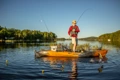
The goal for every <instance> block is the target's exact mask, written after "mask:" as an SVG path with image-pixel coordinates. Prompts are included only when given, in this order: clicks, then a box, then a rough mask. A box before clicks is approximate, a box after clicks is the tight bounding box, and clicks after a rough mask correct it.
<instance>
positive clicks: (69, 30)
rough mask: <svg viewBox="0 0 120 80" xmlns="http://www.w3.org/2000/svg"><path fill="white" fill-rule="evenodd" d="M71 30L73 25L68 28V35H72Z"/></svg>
mask: <svg viewBox="0 0 120 80" xmlns="http://www.w3.org/2000/svg"><path fill="white" fill-rule="evenodd" d="M70 32H71V26H70V27H69V30H68V35H70Z"/></svg>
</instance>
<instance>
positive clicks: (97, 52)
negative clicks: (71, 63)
mask: <svg viewBox="0 0 120 80" xmlns="http://www.w3.org/2000/svg"><path fill="white" fill-rule="evenodd" d="M107 52H108V50H106V49H103V50H95V51H85V52H71V51H51V50H42V51H36V50H35V57H99V56H102V57H104V56H106V54H107Z"/></svg>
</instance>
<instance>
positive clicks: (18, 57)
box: [0, 41, 120, 80]
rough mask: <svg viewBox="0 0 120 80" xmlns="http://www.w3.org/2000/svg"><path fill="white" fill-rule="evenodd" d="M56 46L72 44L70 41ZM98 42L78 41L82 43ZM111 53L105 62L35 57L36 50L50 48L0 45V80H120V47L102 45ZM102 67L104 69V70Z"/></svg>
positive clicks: (39, 45) (31, 45)
mask: <svg viewBox="0 0 120 80" xmlns="http://www.w3.org/2000/svg"><path fill="white" fill-rule="evenodd" d="M57 43H64V44H69V43H70V41H58V42H57ZM84 43H90V45H92V46H94V45H98V46H100V45H101V43H99V42H87V41H79V44H84ZM103 46H104V48H106V49H108V53H107V55H106V57H105V58H104V61H103V62H102V63H99V62H98V61H99V58H92V59H93V60H94V61H95V62H94V63H90V60H91V58H56V57H42V58H35V57H34V50H37V51H38V50H40V49H48V48H49V47H48V46H44V43H43V45H41V44H40V43H36V44H33V43H31V44H25V43H24V44H22V43H18V44H6V45H1V44H0V80H16V79H20V80H24V79H25V80H26V79H35V80H37V79H38V80H49V79H51V80H119V79H120V70H119V69H120V47H116V46H115V45H111V44H103ZM101 67H103V68H101Z"/></svg>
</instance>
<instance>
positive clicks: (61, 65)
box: [36, 57, 108, 80]
mask: <svg viewBox="0 0 120 80" xmlns="http://www.w3.org/2000/svg"><path fill="white" fill-rule="evenodd" d="M36 59H37V61H38V60H39V61H40V62H41V61H42V62H43V63H46V64H49V66H50V67H51V68H52V69H53V70H59V71H61V72H63V73H64V72H66V73H68V74H69V75H68V77H69V79H70V80H77V77H78V70H80V69H79V67H78V63H85V64H86V63H89V64H90V63H91V62H90V60H91V59H93V60H94V62H93V63H92V64H100V66H99V67H98V72H102V69H103V65H102V64H103V63H106V62H107V60H108V59H107V58H106V57H103V58H102V62H99V60H100V58H99V57H94V58H63V57H42V58H36ZM69 64H70V65H69ZM92 64H91V65H92ZM68 65H69V66H68ZM79 65H82V64H79ZM66 67H69V68H70V71H68V70H66ZM96 70H97V69H96ZM79 77H80V76H79Z"/></svg>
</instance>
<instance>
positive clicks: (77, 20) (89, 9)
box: [77, 9, 92, 23]
mask: <svg viewBox="0 0 120 80" xmlns="http://www.w3.org/2000/svg"><path fill="white" fill-rule="evenodd" d="M88 10H92V9H86V10H84V12H83V13H82V14H81V15H80V16H79V18H78V20H77V23H78V22H79V20H80V18H81V17H82V16H83V14H84V13H85V12H86V11H88Z"/></svg>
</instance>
